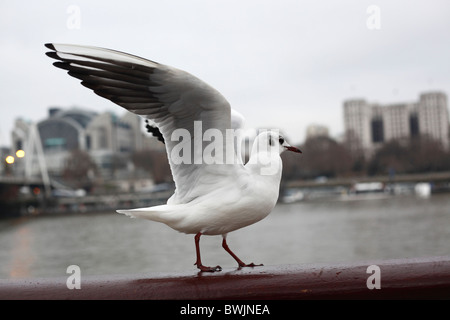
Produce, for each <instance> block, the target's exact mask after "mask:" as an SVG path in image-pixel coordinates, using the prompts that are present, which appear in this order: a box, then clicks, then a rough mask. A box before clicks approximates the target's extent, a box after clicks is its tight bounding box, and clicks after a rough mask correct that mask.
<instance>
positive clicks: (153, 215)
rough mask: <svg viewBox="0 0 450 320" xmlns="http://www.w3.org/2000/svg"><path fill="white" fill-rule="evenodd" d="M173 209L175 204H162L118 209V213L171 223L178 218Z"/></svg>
mask: <svg viewBox="0 0 450 320" xmlns="http://www.w3.org/2000/svg"><path fill="white" fill-rule="evenodd" d="M173 211H174V210H173V206H171V205H160V206H154V207H148V208H138V209H129V210H117V213H121V214H124V215H126V216H129V217H131V218H140V219H147V220H152V221H157V222H162V223H165V224H170V223H173V222H174V221H175V220H177V217H176V215H174V214H173Z"/></svg>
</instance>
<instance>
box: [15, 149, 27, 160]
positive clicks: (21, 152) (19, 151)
mask: <svg viewBox="0 0 450 320" xmlns="http://www.w3.org/2000/svg"><path fill="white" fill-rule="evenodd" d="M16 156H17V158H23V157H25V151H23V150H22V149H19V150H17V151H16Z"/></svg>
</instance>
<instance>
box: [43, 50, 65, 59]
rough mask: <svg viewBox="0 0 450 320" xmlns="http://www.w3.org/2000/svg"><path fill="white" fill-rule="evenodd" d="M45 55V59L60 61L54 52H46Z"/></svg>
mask: <svg viewBox="0 0 450 320" xmlns="http://www.w3.org/2000/svg"><path fill="white" fill-rule="evenodd" d="M45 55H46V56H47V57H50V58H52V59H57V60H60V59H61V58H60V57H58V54H57V53H56V52H55V51H49V52H46V53H45Z"/></svg>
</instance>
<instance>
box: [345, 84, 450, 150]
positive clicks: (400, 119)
mask: <svg viewBox="0 0 450 320" xmlns="http://www.w3.org/2000/svg"><path fill="white" fill-rule="evenodd" d="M343 111H344V127H345V140H346V144H347V146H348V148H349V149H350V151H351V152H352V153H353V154H363V155H364V156H366V157H370V156H371V155H372V154H373V152H374V151H375V150H376V149H377V148H378V147H379V146H381V145H382V144H383V143H385V142H388V141H390V140H402V139H409V138H412V137H416V136H419V135H426V136H429V137H431V138H433V139H435V140H437V141H439V142H440V143H441V144H442V146H443V148H445V149H448V148H449V147H450V146H449V115H448V107H447V96H446V95H445V94H444V93H442V92H428V93H423V94H421V95H420V97H419V100H418V101H417V102H405V103H396V104H389V105H379V104H376V103H368V102H367V101H366V100H364V99H351V100H346V101H345V102H344V104H343Z"/></svg>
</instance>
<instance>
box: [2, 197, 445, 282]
mask: <svg viewBox="0 0 450 320" xmlns="http://www.w3.org/2000/svg"><path fill="white" fill-rule="evenodd" d="M221 240H222V238H221V237H220V236H216V237H208V236H203V237H202V238H201V250H202V260H203V263H204V264H205V265H214V266H215V265H221V266H222V267H223V268H234V267H235V266H236V265H235V262H234V260H233V259H232V258H231V257H230V256H229V255H228V254H227V253H226V252H225V251H224V250H223V249H222V247H221ZM227 240H228V245H229V246H230V248H231V249H232V250H233V251H234V252H235V253H236V254H237V255H238V256H239V257H240V258H241V259H242V260H243V261H244V262H247V263H250V262H254V263H257V264H258V263H264V264H265V265H278V264H301V263H315V262H329V263H333V262H352V261H361V260H379V259H394V258H410V257H424V256H439V255H450V196H449V195H448V194H446V195H444V194H442V195H432V196H431V197H429V198H419V197H416V196H396V197H387V198H382V199H371V200H352V201H342V199H341V200H339V199H334V200H315V201H304V202H298V203H293V204H278V205H277V206H276V207H275V209H274V211H273V212H272V213H271V214H270V215H269V216H268V217H267V218H266V219H265V220H263V221H261V222H259V223H257V224H254V225H252V226H249V227H247V228H244V229H241V230H238V231H235V232H233V233H231V234H229V235H228V238H227ZM194 262H195V247H194V237H193V235H185V234H181V233H178V232H176V231H174V230H172V229H170V228H169V227H167V226H165V225H163V224H160V223H155V222H150V221H146V220H138V219H130V218H127V217H125V216H122V215H119V214H116V213H114V212H111V213H98V214H93V213H89V214H78V215H67V216H43V217H24V218H17V219H11V220H3V221H0V278H1V279H8V278H36V277H66V276H67V273H66V271H67V267H68V266H70V265H78V266H79V267H80V269H81V272H82V274H83V275H107V274H133V273H138V274H142V273H150V272H172V271H174V272H179V271H193V270H196V269H195V266H194V265H193V263H194Z"/></svg>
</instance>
